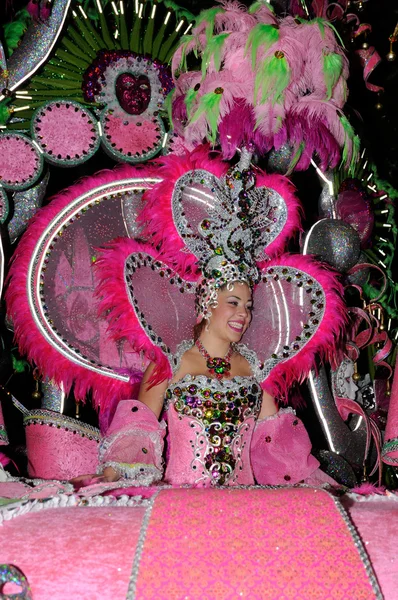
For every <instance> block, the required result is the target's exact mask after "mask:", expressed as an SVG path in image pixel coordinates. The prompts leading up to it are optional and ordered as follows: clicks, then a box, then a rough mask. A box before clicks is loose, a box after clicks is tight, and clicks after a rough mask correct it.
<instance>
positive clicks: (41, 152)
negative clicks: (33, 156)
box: [32, 140, 44, 154]
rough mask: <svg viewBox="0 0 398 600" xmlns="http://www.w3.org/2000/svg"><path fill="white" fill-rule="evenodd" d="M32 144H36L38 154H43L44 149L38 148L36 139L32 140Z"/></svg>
mask: <svg viewBox="0 0 398 600" xmlns="http://www.w3.org/2000/svg"><path fill="white" fill-rule="evenodd" d="M32 144H33V145H34V146H36V148H37V149H38V151H39V152H40V154H44V151H43V150H42V149H41V148H40V146H39V144H38V143H37V142H36V140H32Z"/></svg>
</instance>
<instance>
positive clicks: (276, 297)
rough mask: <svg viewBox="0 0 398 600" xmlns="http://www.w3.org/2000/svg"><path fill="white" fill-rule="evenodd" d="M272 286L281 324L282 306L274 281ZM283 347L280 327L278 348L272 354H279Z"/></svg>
mask: <svg viewBox="0 0 398 600" xmlns="http://www.w3.org/2000/svg"><path fill="white" fill-rule="evenodd" d="M270 284H271V289H272V291H273V293H274V300H275V305H276V310H277V311H278V320H279V323H280V322H281V317H282V315H281V309H280V306H279V301H278V296H277V293H276V291H275V287H274V284H273V283H272V281H270ZM281 345H282V331H281V327H279V339H278V344H277V346H276V348H275V350H274V351H273V353H272V354H274V353H275V354H278V350H279V348H280V347H281Z"/></svg>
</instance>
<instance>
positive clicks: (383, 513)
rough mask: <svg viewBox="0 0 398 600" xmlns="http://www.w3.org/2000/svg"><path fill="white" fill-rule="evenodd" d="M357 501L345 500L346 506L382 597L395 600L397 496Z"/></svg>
mask: <svg viewBox="0 0 398 600" xmlns="http://www.w3.org/2000/svg"><path fill="white" fill-rule="evenodd" d="M352 496H354V495H352ZM356 498H357V501H354V500H353V499H352V497H351V498H347V497H343V504H344V506H345V507H346V509H347V511H348V513H349V515H350V517H351V519H352V520H353V522H354V523H355V526H356V528H357V530H358V532H359V534H360V536H361V540H362V543H363V544H364V546H365V549H366V552H367V553H368V555H369V558H370V560H371V561H372V565H373V568H374V570H375V572H376V574H377V579H378V581H379V584H380V587H381V591H382V594H383V597H384V598H385V600H389V599H391V600H395V598H396V597H397V589H398V557H397V548H396V540H397V539H398V496H396V495H392V494H391V495H390V497H388V496H383V497H380V496H377V495H372V496H369V497H367V498H364V497H362V498H360V497H359V498H358V496H356Z"/></svg>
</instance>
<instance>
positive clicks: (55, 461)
mask: <svg viewBox="0 0 398 600" xmlns="http://www.w3.org/2000/svg"><path fill="white" fill-rule="evenodd" d="M25 425H26V429H25V431H26V448H27V454H28V473H29V476H30V477H38V478H40V479H60V480H65V479H71V478H72V477H77V476H79V475H86V474H88V473H95V472H96V469H97V465H98V442H99V431H98V430H96V429H95V428H94V427H90V426H89V425H85V424H84V423H80V422H79V421H77V420H76V419H71V418H69V417H64V416H63V415H61V414H58V413H53V412H51V411H47V410H36V411H31V412H30V413H29V415H27V416H26V417H25Z"/></svg>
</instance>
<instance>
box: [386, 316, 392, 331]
mask: <svg viewBox="0 0 398 600" xmlns="http://www.w3.org/2000/svg"><path fill="white" fill-rule="evenodd" d="M390 329H391V319H388V323H387V331H390Z"/></svg>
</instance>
